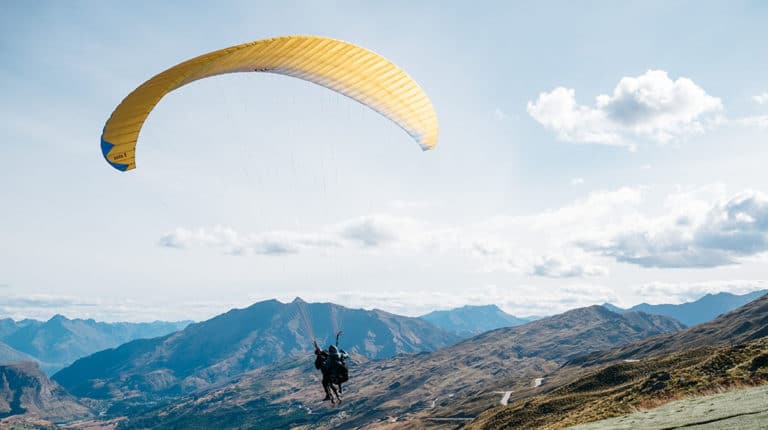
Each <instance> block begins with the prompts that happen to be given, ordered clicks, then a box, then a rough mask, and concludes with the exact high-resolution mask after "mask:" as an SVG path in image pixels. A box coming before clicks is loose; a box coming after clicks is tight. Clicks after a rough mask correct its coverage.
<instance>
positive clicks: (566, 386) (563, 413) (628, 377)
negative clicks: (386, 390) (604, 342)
mask: <svg viewBox="0 0 768 430" xmlns="http://www.w3.org/2000/svg"><path fill="white" fill-rule="evenodd" d="M767 334H768V296H763V297H761V298H759V299H757V300H755V301H754V302H752V303H749V304H747V305H745V306H743V307H741V308H739V309H736V310H734V311H732V312H729V313H728V314H725V315H722V316H721V317H718V318H717V319H715V320H713V321H711V322H709V323H705V324H701V325H699V326H695V327H692V328H690V329H687V330H684V331H681V332H678V333H674V334H666V335H659V336H654V337H651V338H648V339H644V340H641V341H638V342H634V343H631V344H628V345H625V346H623V347H619V348H614V349H610V350H607V351H602V352H596V353H592V354H588V355H587V356H583V357H577V358H575V359H572V360H571V361H570V362H569V363H568V364H567V365H566V366H563V367H562V368H560V369H558V370H557V371H556V372H554V373H553V375H551V377H550V378H549V379H550V381H554V382H555V383H553V384H550V385H551V386H552V388H551V389H550V391H549V392H547V393H544V394H539V395H535V396H533V397H530V398H521V399H518V400H517V401H516V402H514V403H511V404H509V405H508V406H506V407H497V408H494V409H491V410H488V411H486V412H484V413H483V414H482V415H481V416H480V417H478V419H477V420H475V421H474V422H473V423H472V424H471V425H470V426H469V427H468V428H489V429H496V428H520V429H556V428H562V427H565V426H568V425H573V424H578V423H584V422H590V421H594V420H598V419H603V418H608V417H613V416H620V415H624V414H627V413H630V412H633V411H636V410H639V409H645V408H650V407H653V406H658V405H660V404H663V403H666V402H668V401H670V400H674V399H677V398H681V397H686V396H693V395H703V394H707V393H710V392H713V391H717V390H722V389H727V388H730V387H738V386H743V385H756V384H761V383H765V382H768V338H766V335H767ZM625 360H633V361H630V362H627V361H625ZM634 360H639V361H636V362H635V361H634ZM529 393H530V390H529Z"/></svg>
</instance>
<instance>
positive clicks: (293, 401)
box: [123, 306, 682, 428]
mask: <svg viewBox="0 0 768 430" xmlns="http://www.w3.org/2000/svg"><path fill="white" fill-rule="evenodd" d="M680 328H682V325H681V324H680V323H678V322H676V321H674V320H671V319H669V318H666V317H659V316H652V315H646V314H639V313H635V314H628V315H619V314H616V313H613V312H610V311H608V310H607V309H605V308H602V307H600V306H592V307H589V308H583V309H577V310H573V311H569V312H566V313H564V314H561V315H557V316H554V317H549V318H544V319H542V320H538V321H535V322H532V323H529V324H526V325H522V326H518V327H511V328H503V329H498V330H494V331H491V332H487V333H484V334H482V335H480V336H477V337H474V338H472V339H468V340H465V341H463V342H460V343H458V344H456V345H452V346H449V347H447V348H443V349H440V350H438V351H435V352H432V353H422V354H401V355H398V356H396V357H393V358H390V359H387V360H378V361H370V362H367V363H363V364H360V365H357V366H354V367H353V368H352V369H351V370H350V375H351V379H350V381H349V383H348V385H347V387H346V389H345V393H346V394H345V399H346V400H345V402H344V404H343V405H342V406H341V408H337V409H331V408H329V406H330V405H329V404H327V403H323V402H322V401H320V399H321V394H322V390H321V388H320V385H319V373H318V372H317V371H315V370H314V368H313V367H312V362H311V357H307V358H305V359H303V360H300V361H296V362H291V363H285V364H283V365H280V366H274V367H269V368H262V369H258V370H256V371H254V372H250V373H248V374H246V375H243V376H241V377H238V378H236V380H233V381H232V382H231V383H229V384H226V385H223V386H220V387H217V388H213V389H210V390H207V391H205V392H201V393H196V394H195V395H194V396H190V397H187V398H185V399H183V400H182V401H180V402H176V403H173V404H171V405H169V406H166V407H162V408H159V409H155V410H153V411H149V412H147V413H145V414H143V415H141V416H138V417H129V419H128V421H126V422H125V423H123V427H124V428H145V427H152V428H204V427H205V426H206V425H211V424H212V423H214V422H217V423H226V425H224V426H223V428H247V427H248V426H252V425H256V424H260V425H264V423H265V422H268V423H269V424H270V425H272V426H277V427H294V428H295V427H296V426H300V425H306V426H308V427H311V428H326V427H328V428H333V427H339V428H361V427H366V426H371V425H377V424H378V423H385V422H387V421H388V420H397V421H398V422H405V423H411V424H413V425H422V424H424V423H425V422H427V421H428V420H431V419H433V418H437V419H444V418H449V419H453V418H456V416H457V414H459V415H461V416H459V417H458V418H457V419H459V420H461V419H462V417H467V416H472V414H475V413H477V412H479V411H482V410H484V409H486V408H488V407H489V406H491V405H493V404H498V402H499V398H500V395H499V394H496V393H495V392H496V391H500V390H502V391H503V390H515V389H517V388H520V387H527V386H529V385H530V384H531V382H532V381H533V379H534V378H536V377H539V376H541V375H543V374H546V373H548V372H552V371H554V370H556V369H557V368H558V367H559V366H560V365H562V363H564V362H565V361H566V360H567V359H568V358H572V357H575V356H577V355H579V354H583V353H585V352H589V351H594V350H599V349H605V348H608V347H611V346H615V345H619V344H622V343H626V342H631V341H633V340H637V339H640V338H643V337H646V336H649V335H654V334H658V333H665V332H669V331H675V330H679V329H680ZM309 411H311V412H312V413H311V414H310V413H309Z"/></svg>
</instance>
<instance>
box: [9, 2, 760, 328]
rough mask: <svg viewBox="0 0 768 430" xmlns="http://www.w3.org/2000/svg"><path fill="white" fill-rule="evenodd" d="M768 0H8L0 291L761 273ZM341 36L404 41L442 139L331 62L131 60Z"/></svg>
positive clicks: (638, 279)
mask: <svg viewBox="0 0 768 430" xmlns="http://www.w3.org/2000/svg"><path fill="white" fill-rule="evenodd" d="M765 22H768V5H767V4H765V3H764V2H759V1H731V2H707V1H704V2H702V1H690V2H689V1H677V2H665V1H637V2H632V1H627V2H620V3H618V2H605V1H595V2H589V1H585V2H566V1H563V2H551V1H543V2H490V1H489V2H464V3H460V2H447V3H446V2H438V1H424V2H418V3H417V4H413V2H406V1H392V2H300V1H295V2H294V1H286V2H261V1H259V2H254V1H243V2H237V1H232V2H221V3H217V5H216V7H215V8H214V7H211V3H210V2H193V1H184V2H181V1H178V2H175V1H174V2H171V1H169V2H161V3H157V2H141V1H137V2H128V3H125V2H96V1H93V2H80V1H71V2H54V1H50V2H46V1H38V2H22V1H7V2H2V3H0V94H2V97H0V118H1V119H0V317H12V318H15V319H21V318H28V317H29V318H39V319H45V318H49V317H50V316H52V315H54V314H55V313H62V314H64V315H66V316H68V317H84V318H95V319H98V320H106V321H147V320H155V319H161V320H173V319H194V320H202V319H206V318H209V317H211V316H214V315H216V314H219V313H221V312H225V311H227V310H228V309H230V308H233V307H244V306H248V305H249V304H251V303H254V302H256V301H259V300H264V299H270V298H278V299H279V300H282V301H290V300H292V299H293V298H294V297H297V296H298V297H301V298H303V299H304V300H307V301H322V302H327V301H330V302H334V303H338V304H342V305H345V306H350V307H356V308H366V309H371V308H379V309H383V310H386V311H390V312H394V313H399V314H404V315H411V316H416V315H420V314H424V313H426V312H429V311H432V310H436V309H448V308H453V307H457V306H462V305H466V304H472V305H479V304H496V305H498V306H499V307H501V308H502V309H503V310H505V311H507V312H509V313H512V314H514V315H518V316H528V315H547V314H554V313H558V312H562V311H564V310H567V309H571V308H575V307H580V306H588V305H592V304H599V303H603V302H611V303H614V304H617V305H622V306H631V305H634V304H637V303H641V302H648V303H682V302H686V301H690V300H694V299H696V298H698V297H700V296H702V295H704V294H707V293H716V292H720V291H727V292H732V293H736V294H742V293H746V292H750V291H754V290H759V289H765V288H768V270H766V267H767V266H766V262H767V261H766V260H768V171H766V169H765V159H766V156H768V148H766V144H768V73H767V72H768V46H766V44H765V40H766V36H768V28H766V26H765V25H764V24H765ZM291 34H310V35H320V36H328V37H333V38H338V39H342V40H346V41H348V42H351V43H354V44H357V45H360V46H363V47H366V48H368V49H371V50H373V51H375V52H377V53H379V54H381V55H383V56H384V57H386V58H388V59H389V60H391V61H393V62H394V63H395V64H397V65H399V66H400V67H401V68H403V69H404V70H405V71H406V72H408V74H409V75H410V76H411V77H412V78H414V79H415V80H416V81H417V82H418V83H419V84H420V85H421V87H422V88H423V89H424V91H425V92H426V93H427V94H428V96H429V97H430V99H431V101H432V103H433V105H434V107H435V110H436V112H437V115H438V119H439V122H440V137H439V140H438V144H437V146H436V148H435V149H434V150H433V151H428V152H422V151H421V150H420V149H419V147H418V145H416V144H415V143H414V142H413V140H412V139H411V138H410V137H409V136H408V135H407V134H406V133H404V132H403V130H401V129H400V128H398V127H397V126H396V125H395V124H394V123H392V122H390V121H388V120H386V119H385V118H383V117H382V116H380V115H378V114H377V113H376V112H374V111H372V110H370V109H368V108H367V107H365V106H363V105H361V104H359V103H357V102H355V101H353V100H351V99H348V98H345V97H344V96H341V95H339V94H337V93H334V92H332V91H329V90H327V89H325V88H322V87H319V86H316V85H313V84H311V83H308V82H305V81H302V80H298V79H294V78H289V77H285V76H278V75H272V74H263V73H241V74H232V75H224V76H219V77H215V78H209V79H204V80H201V81H198V82H194V83H192V84H190V85H187V86H185V87H183V88H180V89H178V90H176V91H174V92H172V93H170V94H168V95H167V96H166V97H165V98H163V99H162V100H161V102H160V103H159V104H158V105H157V107H156V108H155V109H154V110H153V111H152V113H151V114H150V116H149V118H148V120H147V122H146V123H145V124H144V126H143V129H142V131H141V135H140V137H139V142H138V146H137V169H135V170H133V171H130V172H126V173H121V172H118V171H116V170H114V169H112V168H111V167H110V166H109V165H107V163H105V162H104V159H103V158H102V155H101V152H100V147H99V136H100V134H101V130H102V128H103V125H104V123H105V121H106V120H107V118H108V117H109V115H110V113H111V112H112V110H113V109H114V108H115V107H116V106H117V105H118V104H119V103H120V101H121V100H122V99H123V98H124V97H125V96H126V95H127V94H128V93H130V91H131V90H133V89H134V88H135V87H137V86H138V85H140V84H141V83H142V82H144V81H145V80H147V79H149V78H151V77H152V76H154V75H155V74H157V73H159V72H161V71H163V70H165V69H167V68H169V67H171V66H173V65H175V64H177V63H179V62H182V61H184V60H186V59H189V58H192V57H195V56H197V55H200V54H203V53H206V52H209V51H213V50H217V49H221V48H224V47H228V46H232V45H236V44H240V43H244V42H249V41H253V40H258V39H263V38H268V37H275V36H282V35H291Z"/></svg>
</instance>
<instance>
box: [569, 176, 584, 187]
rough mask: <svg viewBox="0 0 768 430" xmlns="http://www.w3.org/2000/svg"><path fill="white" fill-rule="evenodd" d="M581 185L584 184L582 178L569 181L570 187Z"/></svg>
mask: <svg viewBox="0 0 768 430" xmlns="http://www.w3.org/2000/svg"><path fill="white" fill-rule="evenodd" d="M583 183H584V178H573V179H571V185H582V184H583Z"/></svg>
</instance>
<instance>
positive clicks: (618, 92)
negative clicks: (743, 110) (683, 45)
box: [527, 70, 723, 148]
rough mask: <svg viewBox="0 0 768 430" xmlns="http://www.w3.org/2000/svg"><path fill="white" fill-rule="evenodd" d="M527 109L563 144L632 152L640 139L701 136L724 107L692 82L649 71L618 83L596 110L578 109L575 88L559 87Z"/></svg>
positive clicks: (599, 101)
mask: <svg viewBox="0 0 768 430" xmlns="http://www.w3.org/2000/svg"><path fill="white" fill-rule="evenodd" d="M527 110H528V113H529V114H530V115H531V117H533V118H534V119H535V120H536V121H538V122H539V123H540V124H542V125H544V126H545V127H547V128H549V129H551V130H553V131H555V132H556V133H557V135H558V138H559V139H561V140H564V141H569V142H582V143H598V144H605V145H618V146H627V147H630V148H634V145H635V144H636V143H637V142H639V141H643V140H651V141H655V142H658V143H667V142H670V141H673V140H677V139H681V138H684V137H686V136H689V135H691V134H694V133H697V132H701V131H702V130H703V129H704V128H705V125H706V124H707V122H708V121H710V120H713V119H714V118H715V116H716V115H717V114H718V113H720V112H721V111H722V110H723V105H722V103H721V101H720V99H719V98H716V97H712V96H710V95H708V94H707V93H706V92H705V91H704V90H703V89H702V88H701V87H699V86H698V85H696V84H695V83H694V82H693V81H692V80H690V79H687V78H678V79H677V80H674V81H673V80H672V79H670V78H669V76H668V74H667V72H665V71H662V70H649V71H648V72H646V73H645V74H643V75H640V76H637V77H624V78H622V79H621V80H620V81H619V83H618V84H617V85H616V88H614V90H613V93H612V94H611V95H605V94H603V95H599V96H597V98H596V102H595V106H594V107H590V106H585V105H580V104H578V103H577V102H576V91H575V90H574V89H572V88H564V87H558V88H555V89H553V90H552V91H550V92H543V93H541V94H539V97H538V99H537V100H536V101H535V102H533V101H529V102H528V106H527Z"/></svg>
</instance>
